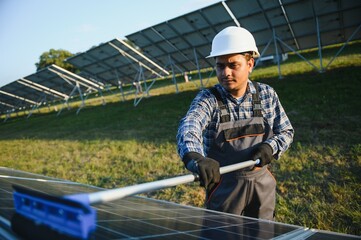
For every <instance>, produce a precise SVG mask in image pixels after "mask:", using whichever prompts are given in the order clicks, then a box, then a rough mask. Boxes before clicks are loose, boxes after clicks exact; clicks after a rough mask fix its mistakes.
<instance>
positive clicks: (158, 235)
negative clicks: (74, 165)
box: [0, 167, 360, 240]
mask: <svg viewBox="0 0 361 240" xmlns="http://www.w3.org/2000/svg"><path fill="white" fill-rule="evenodd" d="M13 184H16V185H20V186H24V187H27V188H29V189H34V190H37V191H41V192H44V193H47V194H52V195H59V194H60V195H67V194H73V193H80V192H81V193H83V192H84V193H85V192H94V191H99V190H100V189H99V188H96V187H93V186H89V185H83V184H77V183H74V182H68V181H61V180H58V179H53V178H49V177H45V176H41V175H36V174H31V173H27V172H22V171H17V170H12V169H9V168H2V167H0V239H16V237H15V236H14V234H13V233H12V232H11V230H9V224H10V223H9V221H10V219H11V217H12V214H13V213H14V209H13V199H12V191H13V190H12V185H13ZM94 207H95V208H96V210H97V214H98V219H97V228H96V231H95V233H94V235H93V239H186V240H189V239H217V240H218V239H295V238H297V237H298V238H299V239H319V240H323V239H340V238H342V239H344V240H348V239H360V237H357V236H352V235H346V234H338V233H334V232H326V231H319V230H310V229H307V228H304V227H301V226H295V225H289V224H283V223H278V222H273V221H265V220H259V219H254V218H247V217H241V216H236V215H231V214H226V213H222V212H215V211H209V210H206V209H203V208H195V207H189V206H183V205H179V204H175V203H170V202H166V201H159V200H154V199H149V198H144V197H137V196H134V197H127V198H124V199H121V200H117V201H114V202H109V203H106V204H100V205H96V206H94ZM1 230H3V231H1ZM4 236H5V237H4Z"/></svg>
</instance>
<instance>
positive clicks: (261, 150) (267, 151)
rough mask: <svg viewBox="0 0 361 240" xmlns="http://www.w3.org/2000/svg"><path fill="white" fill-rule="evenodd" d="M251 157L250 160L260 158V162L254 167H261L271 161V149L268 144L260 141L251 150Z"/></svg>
mask: <svg viewBox="0 0 361 240" xmlns="http://www.w3.org/2000/svg"><path fill="white" fill-rule="evenodd" d="M251 158H252V160H256V159H259V160H260V163H259V164H257V165H256V167H263V166H264V165H267V164H269V163H270V162H271V161H272V158H273V149H272V147H271V146H270V145H269V144H267V143H262V144H260V145H259V146H258V147H256V148H255V149H254V150H253V152H252V157H251Z"/></svg>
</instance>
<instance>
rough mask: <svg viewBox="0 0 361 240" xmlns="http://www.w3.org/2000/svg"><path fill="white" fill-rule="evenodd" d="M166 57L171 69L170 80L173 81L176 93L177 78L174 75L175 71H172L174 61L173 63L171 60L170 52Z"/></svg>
mask: <svg viewBox="0 0 361 240" xmlns="http://www.w3.org/2000/svg"><path fill="white" fill-rule="evenodd" d="M168 59H169V63H170V67H171V69H172V81H173V83H174V86H175V91H176V93H178V92H179V90H178V83H177V79H176V77H175V72H174V63H173V60H172V57H171V56H170V54H169V55H168Z"/></svg>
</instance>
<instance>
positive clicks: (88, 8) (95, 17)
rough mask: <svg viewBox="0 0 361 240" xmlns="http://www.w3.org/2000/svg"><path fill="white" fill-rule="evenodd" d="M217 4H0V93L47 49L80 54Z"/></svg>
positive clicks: (121, 0) (71, 0)
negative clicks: (0, 88)
mask: <svg viewBox="0 0 361 240" xmlns="http://www.w3.org/2000/svg"><path fill="white" fill-rule="evenodd" d="M219 1H220V0H131V1H129V0H103V1H101V0H0V87H2V86H4V85H6V84H8V83H10V82H13V81H16V80H18V79H19V78H22V77H26V76H28V75H30V74H33V73H34V72H36V68H35V63H36V62H38V61H39V57H40V55H41V54H42V53H43V52H45V51H48V50H49V49H51V48H54V49H64V50H68V51H70V52H72V53H77V52H84V51H86V50H88V49H89V48H91V47H92V46H96V45H98V44H100V43H103V42H107V41H110V40H112V39H114V38H124V36H125V35H128V34H131V33H134V32H136V31H138V30H142V29H144V28H147V27H150V26H153V25H155V24H158V23H161V22H164V21H167V20H169V19H172V18H175V17H178V16H181V15H183V14H185V13H189V12H192V11H194V10H197V9H200V8H203V7H206V6H209V5H211V4H214V3H216V2H219Z"/></svg>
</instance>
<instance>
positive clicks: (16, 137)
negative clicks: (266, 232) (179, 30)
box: [0, 43, 361, 235]
mask: <svg viewBox="0 0 361 240" xmlns="http://www.w3.org/2000/svg"><path fill="white" fill-rule="evenodd" d="M336 51H337V49H334V48H331V49H326V50H325V53H324V61H325V62H326V64H327V61H328V60H329V59H330V56H331V55H333V54H334V53H335V52H336ZM305 54H306V55H307V54H308V57H309V58H311V59H312V62H313V63H314V64H315V65H317V64H318V60H317V56H316V52H312V51H311V52H308V53H305ZM360 67H361V44H360V43H355V44H353V45H352V46H348V47H347V48H346V49H345V52H344V53H343V55H341V56H340V57H339V58H337V59H336V60H335V61H334V63H333V64H332V65H331V66H330V69H327V71H326V72H324V73H321V74H320V73H317V72H315V71H313V69H312V67H310V66H309V65H307V64H306V63H304V62H302V61H299V60H298V58H297V57H296V56H290V58H289V60H288V61H287V62H285V63H284V64H283V65H282V67H281V70H282V75H283V77H284V78H283V79H282V80H279V79H278V75H277V74H278V73H277V66H273V65H272V66H264V67H257V68H256V70H255V71H254V73H253V75H252V77H251V78H252V79H253V80H256V81H260V82H264V83H267V84H269V85H271V86H272V87H274V88H275V89H276V91H277V93H278V95H279V97H280V99H281V102H282V104H283V106H284V108H285V110H286V112H287V113H288V116H289V118H290V120H291V122H292V124H293V126H294V128H295V132H296V133H295V139H294V143H293V144H292V146H291V148H290V149H289V150H288V151H287V152H286V154H284V155H283V157H282V158H281V159H280V160H279V161H277V162H275V163H274V164H273V166H272V171H273V173H274V175H275V177H276V179H277V181H278V185H277V193H278V194H277V218H276V219H277V221H280V222H285V223H290V224H297V225H302V226H306V227H310V228H318V229H324V230H331V231H336V232H343V233H349V234H356V235H361V230H360V226H361V206H360V203H361V181H360V180H361V179H360V178H361V141H360V137H361V101H360V89H361V71H360ZM194 83H196V82H190V83H187V84H186V83H179V85H178V87H179V91H180V92H179V93H178V94H175V87H174V85H172V84H171V82H170V81H168V84H167V82H166V80H164V81H160V82H159V83H156V84H155V85H154V88H153V90H152V91H151V92H150V94H151V97H150V98H147V99H143V100H142V102H141V103H140V104H139V105H138V106H137V107H134V106H133V100H132V99H128V100H127V101H124V102H120V101H119V99H120V97H119V94H118V95H112V96H107V97H106V99H107V104H106V105H105V106H102V105H99V101H97V100H96V99H93V100H91V101H92V102H93V103H92V104H88V105H87V106H86V107H85V108H84V109H83V110H81V112H80V113H79V115H76V114H75V111H76V108H73V109H72V110H69V111H68V110H64V111H63V112H62V113H61V114H60V115H59V116H58V117H57V116H56V113H54V112H49V113H41V114H37V113H34V114H33V115H32V116H31V117H30V118H28V119H27V118H25V117H24V116H20V117H13V118H10V119H8V120H7V121H6V122H1V123H0V165H1V166H5V167H11V168H15V169H20V170H25V171H30V172H34V173H40V174H45V175H48V176H53V177H58V178H63V179H69V180H73V181H77V182H82V183H87V184H92V185H96V186H100V187H105V188H114V187H120V186H126V185H131V184H136V183H141V182H146V181H153V180H157V179H162V178H167V177H171V176H175V175H179V174H184V173H186V171H185V170H184V168H183V165H182V163H181V161H180V159H179V157H178V156H177V154H176V141H175V135H176V131H177V126H178V122H179V120H180V119H181V117H182V116H183V115H184V114H185V113H186V111H187V109H188V107H189V104H190V102H191V101H192V99H193V98H194V96H195V95H196V94H197V92H198V89H197V87H196V84H194ZM214 83H216V79H215V78H214V77H213V78H211V79H209V82H208V84H209V85H208V86H210V85H212V84H214ZM198 85H199V83H198ZM89 102H90V101H89ZM147 196H149V197H153V198H158V199H164V200H168V201H172V202H177V203H181V204H188V205H194V206H200V207H202V206H203V199H204V191H203V189H201V188H200V187H199V186H198V184H196V183H193V184H187V185H181V186H177V187H174V188H170V189H165V190H160V191H156V192H152V193H149V194H147Z"/></svg>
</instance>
